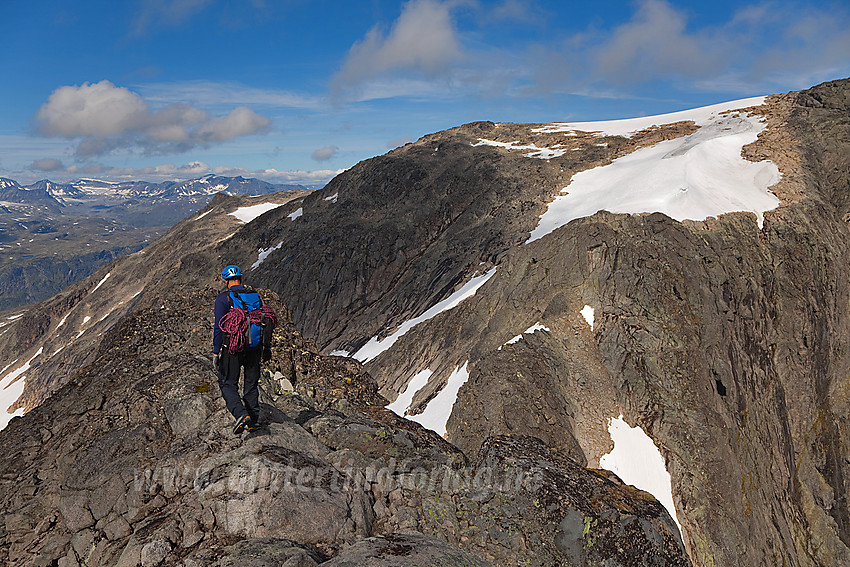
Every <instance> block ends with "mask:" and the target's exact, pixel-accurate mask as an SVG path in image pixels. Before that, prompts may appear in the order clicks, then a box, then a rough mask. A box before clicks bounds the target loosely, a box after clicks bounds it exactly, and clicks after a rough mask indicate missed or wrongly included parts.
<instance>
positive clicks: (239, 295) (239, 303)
mask: <svg viewBox="0 0 850 567" xmlns="http://www.w3.org/2000/svg"><path fill="white" fill-rule="evenodd" d="M230 306H231V307H239V308H240V309H243V310H244V311H245V313H246V314H248V313H249V312H250V311H256V310H257V309H260V308H261V307H262V306H263V300H262V299H260V294H259V293H257V292H256V291H231V292H230ZM249 319H250V318H249ZM263 320H265V315H263ZM263 322H264V321H263ZM263 326H264V325H263V324H262V323H261V324H260V325H257V324H256V323H250V322H249V324H248V327H247V328H246V331H245V342H244V343H243V344H244V345H245V347H246V348H247V347H251V348H253V347H257V346H260V342H261V341H262V338H263Z"/></svg>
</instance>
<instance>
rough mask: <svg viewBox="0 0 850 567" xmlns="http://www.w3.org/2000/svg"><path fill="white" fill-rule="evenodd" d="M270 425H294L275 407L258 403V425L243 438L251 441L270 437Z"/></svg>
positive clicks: (290, 419)
mask: <svg viewBox="0 0 850 567" xmlns="http://www.w3.org/2000/svg"><path fill="white" fill-rule="evenodd" d="M270 423H294V420H293V419H292V418H291V417H289V416H288V415H286V414H285V413H284V412H283V411H281V410H280V409H278V408H276V407H275V406H273V405H271V404H264V403H260V425H259V427H257V429H255V430H253V431H250V432H249V433H248V435H246V436H245V438H246V439H253V438H254V437H264V436H266V435H270V434H271V431H270V430H269V424H270Z"/></svg>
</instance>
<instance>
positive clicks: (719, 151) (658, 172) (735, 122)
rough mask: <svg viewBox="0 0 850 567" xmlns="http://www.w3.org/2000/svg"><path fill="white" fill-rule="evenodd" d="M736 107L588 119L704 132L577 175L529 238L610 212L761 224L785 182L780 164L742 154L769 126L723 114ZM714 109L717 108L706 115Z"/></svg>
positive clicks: (625, 127)
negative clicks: (689, 123) (732, 216)
mask: <svg viewBox="0 0 850 567" xmlns="http://www.w3.org/2000/svg"><path fill="white" fill-rule="evenodd" d="M752 100H753V99H747V101H746V102H751V101H752ZM742 102H743V101H742ZM730 107H740V106H738V105H736V104H732V103H730V104H728V105H717V106H716V107H708V108H707V109H697V110H694V111H686V112H679V113H675V114H672V115H665V116H661V117H657V119H656V120H652V119H648V118H647V119H634V121H630V120H623V121H618V122H610V123H602V124H600V125H599V126H594V125H593V123H585V124H583V125H582V129H586V130H588V131H601V132H604V133H606V134H611V133H612V132H615V133H616V135H626V134H628V133H629V132H630V131H631V129H632V128H634V127H636V126H644V127H646V126H648V125H656V124H659V123H661V124H663V123H664V122H662V120H670V119H672V120H674V121H678V120H694V122H696V123H697V124H699V125H700V129H699V130H697V131H696V132H694V133H693V134H691V135H690V136H685V137H683V138H676V139H673V140H667V141H665V142H659V143H658V144H655V145H653V146H650V147H647V148H640V149H638V150H636V151H634V152H632V153H630V154H628V155H625V156H623V157H620V158H618V159H615V160H614V161H613V162H612V163H610V164H609V165H605V166H601V167H597V168H594V169H591V170H587V171H582V172H580V173H577V174H575V175H574V176H573V178H572V180H571V182H570V184H569V185H567V187H565V188H564V189H562V190H561V192H562V193H564V195H559V196H557V197H556V198H555V200H554V201H552V202H551V203H549V208H548V210H547V211H546V212H545V213H544V214H543V215H542V216H541V217H540V223H539V224H538V225H537V228H535V229H534V231H532V233H531V236H530V237H529V239H528V242H533V241H535V240H538V239H540V238H542V237H544V236H545V235H547V234H549V233H551V232H552V231H553V230H555V229H557V228H559V227H561V226H564V225H565V224H567V223H569V222H570V221H572V220H575V219H577V218H582V217H586V216H590V215H592V214H594V213H596V212H598V211H603V210H605V211H609V212H612V213H627V214H636V213H655V212H659V213H664V214H666V215H667V216H669V217H672V218H674V219H676V220H678V221H682V220H686V219H690V220H705V219H706V218H708V217H716V216H719V215H721V214H724V213H733V212H752V213H753V214H755V215H756V218H757V221H758V225H759V227H760V228H761V227H762V224H763V216H764V212H765V211H769V210H772V209H775V208H776V207H778V206H779V199H778V198H777V197H776V196H775V195H774V194H772V193H771V192H770V190H769V187H771V186H772V185H775V184H776V183H777V182H778V181H779V179H780V173H779V169H778V168H777V167H776V165H775V164H773V163H771V162H768V161H762V162H758V163H754V162H751V161H747V160H745V159H744V158H743V157H741V150H742V149H743V147H744V146H746V145H747V144H751V143H753V142H755V141H756V139H757V138H758V135H759V133H761V132H762V131H763V130H764V128H765V125H764V124H763V123H762V122H761V121H760V120H759V119H758V118H756V117H753V116H748V115H742V114H740V113H738V112H734V113H731V114H729V113H727V114H720V109H723V110H727V111H729V110H730ZM712 108H715V109H716V110H713V111H712V112H710V113H709V114H708V116H706V111H707V110H708V109H712ZM572 126H573V127H574V126H576V125H572ZM573 129H575V128H571V129H570V131H572V130H573ZM541 130H542V129H541ZM549 131H551V130H549Z"/></svg>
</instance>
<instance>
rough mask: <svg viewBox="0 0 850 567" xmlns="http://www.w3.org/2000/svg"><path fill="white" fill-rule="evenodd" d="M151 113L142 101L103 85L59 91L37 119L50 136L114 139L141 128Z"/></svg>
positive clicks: (132, 94) (128, 92)
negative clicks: (104, 137) (112, 137)
mask: <svg viewBox="0 0 850 567" xmlns="http://www.w3.org/2000/svg"><path fill="white" fill-rule="evenodd" d="M149 113H150V109H149V108H148V105H147V104H145V101H144V100H142V97H140V96H139V95H137V94H136V93H133V92H131V91H129V90H128V89H125V88H124V87H116V86H115V85H113V84H112V83H110V82H109V81H101V82H99V83H94V84H90V83H85V84H83V85H82V86H79V87H76V86H67V87H59V88H58V89H56V90H55V91H53V94H51V95H50V98H49V99H48V101H47V103H46V104H44V105H42V107H41V108H40V109H39V111H38V114H37V115H36V119H37V120H38V123H39V128H40V129H41V132H42V133H43V134H45V135H47V136H63V137H66V138H71V137H76V136H114V135H116V134H121V133H123V132H126V131H127V130H134V129H137V128H139V127H141V126H142V125H143V124H144V121H145V118H146V117H147V116H148V114H149Z"/></svg>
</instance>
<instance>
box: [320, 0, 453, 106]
mask: <svg viewBox="0 0 850 567" xmlns="http://www.w3.org/2000/svg"><path fill="white" fill-rule="evenodd" d="M452 7H453V4H452V3H450V2H440V1H438V0H410V1H409V2H408V3H407V4H405V5H404V8H403V9H402V12H401V15H400V16H399V18H398V19H397V20H396V21H395V23H393V26H392V29H390V31H389V33H388V34H386V35H385V34H384V33H383V32H382V30H381V29H380V28H379V27H377V26H376V27H374V28H372V29H371V30H370V31H369V32H368V33H367V34H366V37H365V38H363V39H362V40H361V41H359V42H357V43H355V44H354V45H353V46H352V47H351V49H350V50H349V52H348V56H347V57H346V59H345V62H344V63H343V65H342V68H341V69H340V70H339V72H338V73H337V74H336V75H335V76H334V79H333V81H332V82H333V85H334V87H335V89H337V90H341V89H344V88H346V87H355V86H357V85H359V84H360V83H362V82H363V81H366V80H368V79H371V78H373V77H376V76H378V75H381V74H383V73H386V72H388V71H395V70H402V71H413V72H416V73H423V74H425V75H427V76H429V77H434V76H437V75H438V74H440V73H442V72H444V71H446V70H448V69H449V68H451V66H452V65H453V64H455V63H456V62H458V61H459V60H460V59H462V57H463V48H462V46H461V43H460V40H459V36H458V32H457V29H456V28H455V25H454V22H453V20H452V15H451V9H452Z"/></svg>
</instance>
